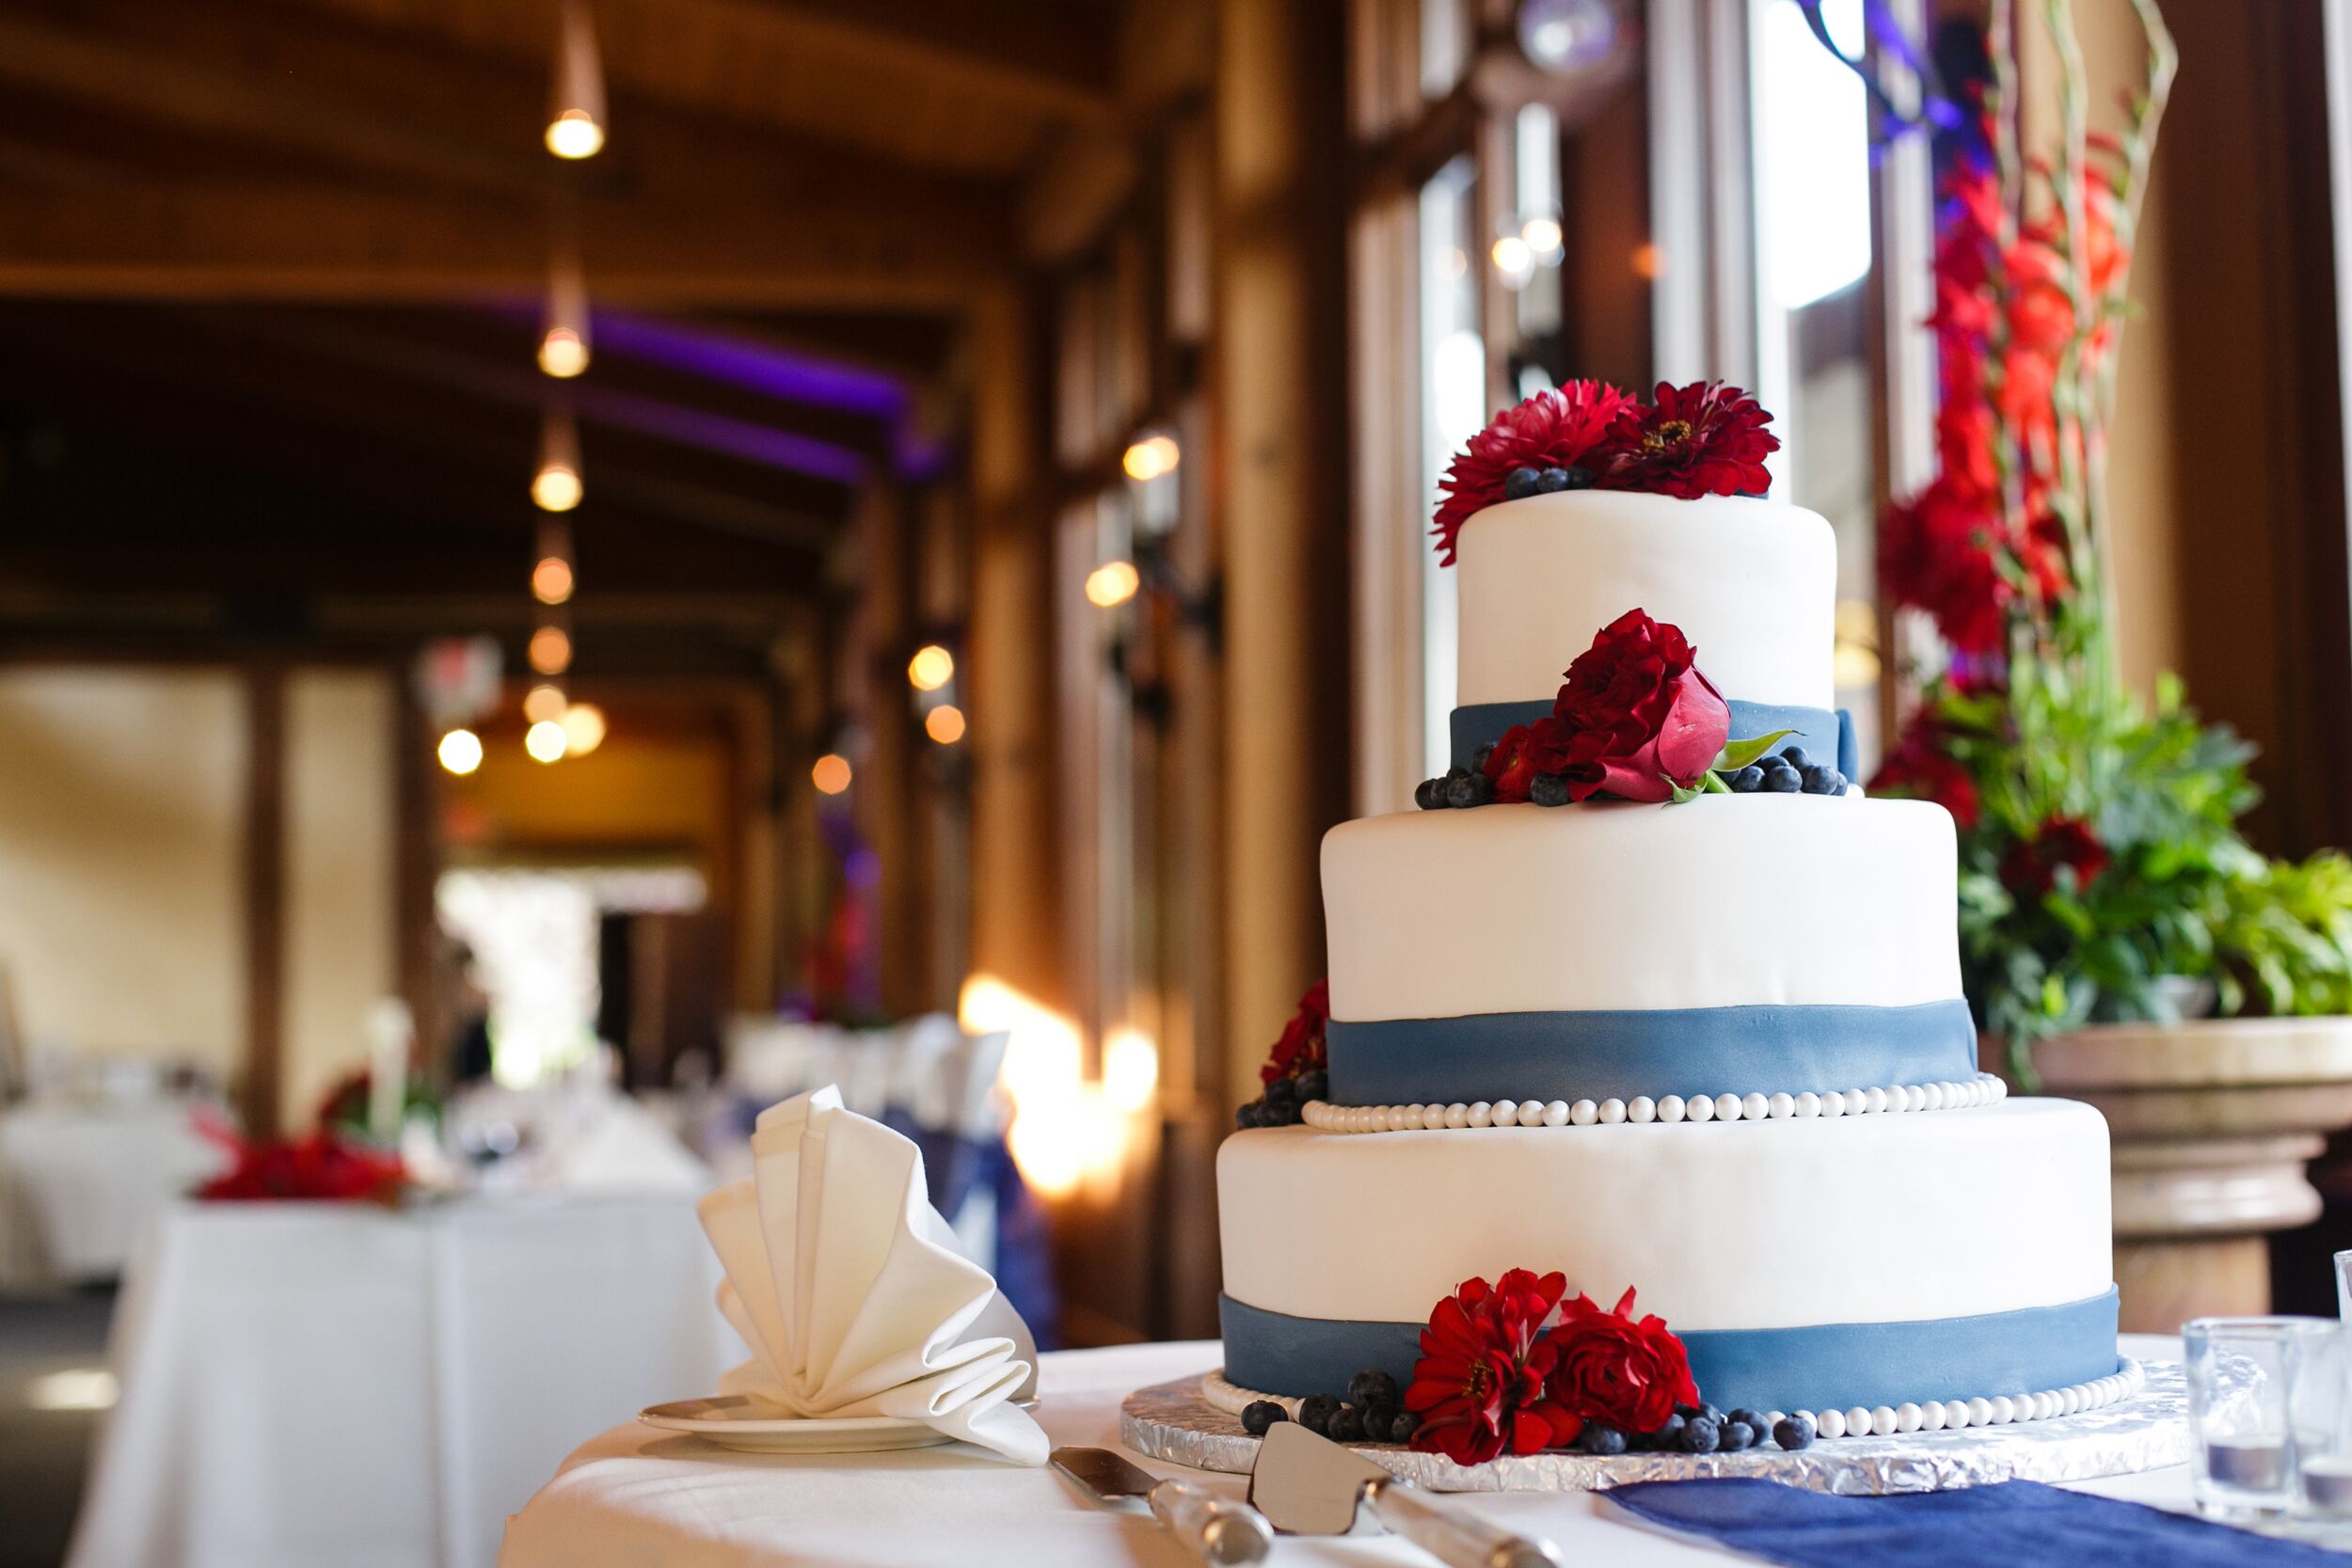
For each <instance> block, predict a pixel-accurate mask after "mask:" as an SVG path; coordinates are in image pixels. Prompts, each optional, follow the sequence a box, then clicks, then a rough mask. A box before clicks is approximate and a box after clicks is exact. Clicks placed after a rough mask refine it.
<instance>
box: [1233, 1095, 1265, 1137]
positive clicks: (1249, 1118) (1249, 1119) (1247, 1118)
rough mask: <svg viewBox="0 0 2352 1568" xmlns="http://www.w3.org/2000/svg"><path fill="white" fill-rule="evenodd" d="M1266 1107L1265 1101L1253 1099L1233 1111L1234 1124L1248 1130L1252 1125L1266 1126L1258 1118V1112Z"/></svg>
mask: <svg viewBox="0 0 2352 1568" xmlns="http://www.w3.org/2000/svg"><path fill="white" fill-rule="evenodd" d="M1264 1109H1265V1104H1264V1102H1263V1101H1256V1100H1253V1101H1250V1102H1249V1103H1248V1104H1247V1105H1244V1106H1243V1107H1242V1108H1241V1109H1240V1110H1238V1111H1235V1112H1234V1113H1233V1125H1234V1126H1236V1127H1238V1128H1241V1129H1243V1130H1244V1131H1248V1129H1249V1128H1252V1127H1263V1126H1264V1125H1265V1124H1264V1123H1263V1122H1262V1121H1260V1120H1259V1119H1258V1113H1259V1112H1261V1111H1263V1110H1264Z"/></svg>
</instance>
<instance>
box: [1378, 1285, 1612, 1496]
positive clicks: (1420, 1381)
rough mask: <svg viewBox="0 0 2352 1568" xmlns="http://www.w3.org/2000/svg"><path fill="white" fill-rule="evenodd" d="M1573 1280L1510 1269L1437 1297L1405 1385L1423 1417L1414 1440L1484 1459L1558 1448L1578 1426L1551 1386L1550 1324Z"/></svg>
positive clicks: (1463, 1461)
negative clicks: (1496, 1277) (1552, 1394)
mask: <svg viewBox="0 0 2352 1568" xmlns="http://www.w3.org/2000/svg"><path fill="white" fill-rule="evenodd" d="M1567 1284H1568V1282H1567V1276H1566V1275H1558V1274H1548V1275H1543V1276H1541V1277H1540V1278H1539V1277H1537V1276H1536V1275H1534V1274H1532V1273H1530V1272H1529V1271H1528V1270H1526V1269H1513V1270H1512V1271H1511V1272H1510V1273H1508V1274H1506V1275H1503V1276H1502V1279H1501V1280H1499V1281H1497V1282H1496V1283H1495V1284H1493V1285H1491V1286H1490V1285H1488V1284H1487V1283H1486V1281H1485V1280H1484V1279H1471V1280H1465V1281H1464V1282H1463V1283H1462V1285H1461V1286H1460V1287H1459V1288H1458V1289H1456V1290H1455V1291H1454V1294H1452V1295H1450V1296H1448V1297H1446V1298H1445V1299H1444V1300H1443V1301H1441V1302H1439V1303H1438V1307H1437V1310H1435V1311H1434V1312H1432V1313H1430V1315H1429V1326H1428V1327H1427V1328H1425V1329H1423V1330H1422V1335H1421V1359H1420V1360H1418V1361H1416V1362H1415V1363H1414V1364H1413V1381H1412V1384H1411V1386H1408V1387H1407V1388H1406V1390H1405V1408H1406V1410H1409V1411H1411V1412H1412V1413H1413V1414H1415V1415H1417V1416H1419V1417H1420V1418H1422V1420H1421V1426H1420V1428H1419V1429H1418V1430H1417V1431H1415V1432H1414V1433H1413V1447H1414V1448H1416V1449H1421V1450H1422V1452H1424V1453H1441V1454H1443V1455H1445V1456H1446V1457H1447V1458H1448V1459H1451V1460H1453V1461H1454V1463H1455V1464H1456V1465H1483V1464H1485V1463H1486V1461H1487V1460H1489V1459H1492V1458H1494V1457H1495V1456H1496V1455H1497V1454H1501V1453H1505V1452H1509V1453H1534V1452H1537V1451H1538V1450H1540V1449H1549V1448H1554V1447H1557V1446H1558V1445H1560V1444H1562V1443H1565V1442H1567V1441H1568V1440H1569V1439H1571V1438H1573V1437H1574V1436H1575V1435H1576V1434H1577V1433H1578V1432H1580V1431H1581V1430H1582V1423H1581V1422H1579V1421H1578V1420H1577V1419H1576V1418H1574V1417H1573V1416H1570V1415H1569V1414H1568V1413H1567V1411H1566V1410H1565V1409H1563V1408H1562V1407H1561V1406H1560V1405H1559V1404H1558V1403H1557V1402H1555V1401H1554V1400H1552V1398H1551V1397H1550V1396H1549V1394H1548V1393H1547V1392H1546V1391H1545V1381H1546V1379H1547V1378H1549V1376H1550V1374H1551V1371H1552V1358H1553V1354H1554V1352H1553V1350H1552V1347H1551V1344H1550V1341H1549V1339H1547V1338H1544V1337H1543V1327H1544V1323H1545V1320H1547V1319H1548V1318H1549V1317H1550V1316H1551V1312H1552V1309H1553V1308H1554V1307H1557V1306H1559V1304H1560V1297H1561V1295H1562V1293H1563V1292H1565V1291H1566V1290H1567Z"/></svg>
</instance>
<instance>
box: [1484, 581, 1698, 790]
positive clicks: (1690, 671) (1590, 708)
mask: <svg viewBox="0 0 2352 1568" xmlns="http://www.w3.org/2000/svg"><path fill="white" fill-rule="evenodd" d="M1730 736H1731V707H1730V705H1729V704H1727V703H1725V702H1724V698H1723V694H1722V693H1721V692H1719V691H1717V690H1716V689H1715V687H1714V683H1713V682H1711V681H1709V680H1708V678H1707V677H1706V676H1705V675H1703V674H1701V673H1699V670H1698V665H1697V653H1696V651H1695V650H1694V649H1692V646H1691V643H1690V640H1689V639H1687V638H1685V637H1684V636H1683V635H1682V632H1681V630H1680V628H1678V627H1677V626H1670V625H1668V624H1667V623H1665V622H1663V621H1654V620H1652V619H1651V618H1650V617H1649V615H1648V614H1647V613H1645V611H1643V610H1628V611H1626V612H1625V613H1624V614H1623V615H1620V616H1619V617H1617V619H1616V620H1614V621H1613V622H1611V623H1610V624H1609V625H1608V626H1604V627H1602V628H1601V630H1600V632H1599V634H1598V635H1597V636H1596V637H1595V638H1594V639H1593V645H1592V646H1591V647H1590V648H1587V649H1586V650H1585V651H1584V652H1583V653H1581V654H1579V655H1578V656H1577V657H1576V662H1574V663H1573V664H1570V665H1569V666H1568V671H1567V680H1566V684H1565V685H1564V686H1562V687H1561V688H1560V693H1559V696H1558V697H1557V698H1556V699H1555V700H1554V701H1553V703H1552V709H1551V712H1550V713H1549V714H1548V715H1546V716H1545V717H1543V718H1541V719H1538V720H1536V721H1534V723H1532V724H1519V725H1515V726H1513V727H1512V728H1511V729H1509V730H1507V731H1505V732H1504V734H1503V736H1502V739H1501V740H1498V741H1497V742H1495V748H1494V750H1493V752H1490V753H1488V755H1487V757H1486V778H1487V780H1488V782H1490V783H1491V784H1493V785H1494V798H1495V799H1496V800H1500V801H1518V800H1532V799H1534V794H1535V790H1536V786H1537V784H1538V781H1540V780H1543V779H1545V778H1547V777H1549V778H1554V779H1559V780H1561V781H1563V782H1564V784H1565V791H1566V795H1567V799H1568V800H1586V799H1589V798H1590V797H1592V796H1593V795H1596V794H1598V793H1599V792H1601V791H1602V790H1606V791H1608V792H1609V793H1610V794H1612V795H1613V796H1616V797H1617V798H1618V799H1620V800H1671V799H1673V798H1674V795H1675V792H1676V791H1677V789H1680V790H1689V789H1692V788H1695V787H1697V786H1698V785H1699V784H1700V783H1701V782H1702V780H1703V778H1704V776H1705V775H1706V773H1707V772H1708V769H1709V768H1712V767H1713V766H1714V765H1715V761H1716V758H1717V756H1718V755H1719V754H1720V753H1721V752H1723V749H1724V741H1725V740H1727V739H1729V738H1730Z"/></svg>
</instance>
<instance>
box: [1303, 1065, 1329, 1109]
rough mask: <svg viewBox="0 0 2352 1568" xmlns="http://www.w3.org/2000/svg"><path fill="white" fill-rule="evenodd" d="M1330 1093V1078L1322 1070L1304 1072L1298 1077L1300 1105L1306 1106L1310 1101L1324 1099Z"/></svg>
mask: <svg viewBox="0 0 2352 1568" xmlns="http://www.w3.org/2000/svg"><path fill="white" fill-rule="evenodd" d="M1330 1092H1331V1080H1330V1077H1329V1075H1328V1074H1327V1073H1325V1072H1324V1071H1323V1070H1322V1069H1320V1068H1318V1069H1315V1070H1314V1071H1312V1072H1302V1073H1300V1074H1299V1075H1298V1100H1299V1103H1301V1104H1304V1103H1306V1102H1307V1101H1310V1100H1321V1099H1324V1098H1325V1097H1326V1096H1327V1095H1328V1094H1330Z"/></svg>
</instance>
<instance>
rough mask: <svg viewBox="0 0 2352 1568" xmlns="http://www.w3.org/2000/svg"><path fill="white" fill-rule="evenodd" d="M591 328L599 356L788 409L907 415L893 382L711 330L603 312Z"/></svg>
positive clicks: (902, 391)
mask: <svg viewBox="0 0 2352 1568" xmlns="http://www.w3.org/2000/svg"><path fill="white" fill-rule="evenodd" d="M594 330H595V336H596V348H597V350H598V352H603V351H605V350H608V349H609V350H612V351H613V352H616V353H620V354H625V355H628V356H630V357H632V358H637V359H645V360H650V361H652V362H653V363H655V364H660V365H668V366H670V367H671V368H672V369H674V370H680V371H685V372H689V373H691V374H693V375H697V376H700V377H702V378H703V379H704V380H706V381H719V382H724V383H726V384H727V385H729V386H733V387H740V388H744V389H745V390H747V391H754V392H758V393H761V394H763V395H765V396H767V397H771V398H781V399H783V400H785V401H786V402H787V403H813V404H818V405H820V406H822V407H826V408H838V409H841V410H842V411H844V412H845V413H850V414H864V415H866V416H868V417H869V418H872V419H877V420H893V421H895V420H899V419H901V418H903V417H904V416H905V414H906V411H907V405H908V404H909V402H910V401H911V400H910V397H909V395H908V392H907V388H905V387H904V386H902V385H901V384H900V383H899V382H898V378H897V377H895V376H891V375H885V374H883V373H882V372H879V371H869V370H863V369H860V368H859V367H857V366H854V365H844V364H841V363H838V362H837V361H834V360H830V359H819V358H817V357H815V356H810V355H805V354H796V353H794V352H793V351H791V350H789V349H783V348H777V347H774V346H772V345H771V344H767V343H757V342H750V341H745V340H743V339H740V338H730V337H728V336H726V335H725V334H724V333H723V332H716V331H712V330H710V329H709V328H707V327H700V326H690V325H685V324H683V323H680V322H673V321H663V320H661V319H660V318H659V317H654V316H639V315H631V314H629V313H628V312H626V311H619V310H609V309H598V310H597V311H596V314H595V320H594Z"/></svg>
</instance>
